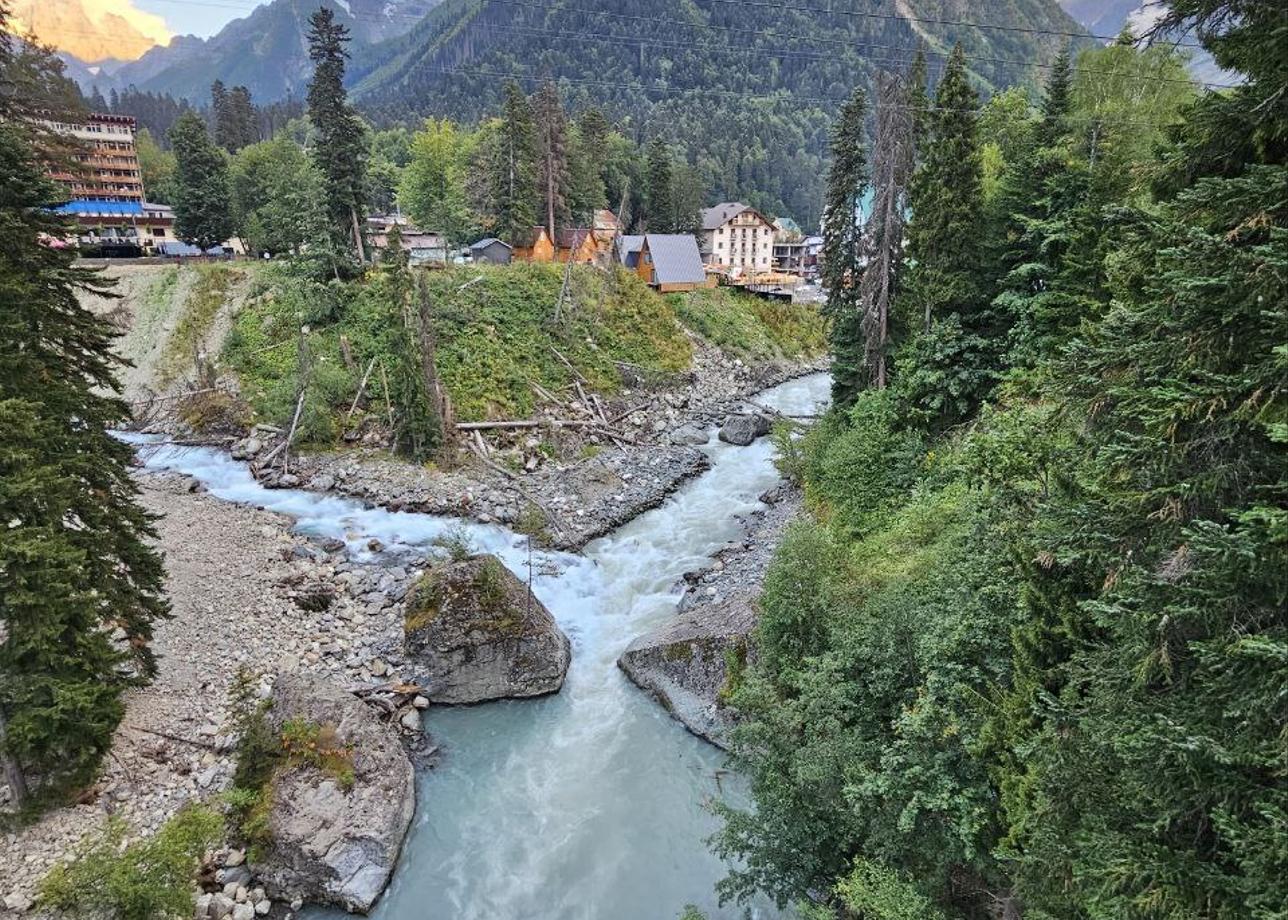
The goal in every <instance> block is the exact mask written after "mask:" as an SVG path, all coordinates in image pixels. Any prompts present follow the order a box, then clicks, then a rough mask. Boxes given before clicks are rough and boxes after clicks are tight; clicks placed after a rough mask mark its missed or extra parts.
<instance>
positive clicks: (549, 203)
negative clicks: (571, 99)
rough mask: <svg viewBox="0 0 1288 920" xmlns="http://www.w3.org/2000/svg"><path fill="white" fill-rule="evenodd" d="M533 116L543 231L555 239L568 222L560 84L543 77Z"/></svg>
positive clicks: (565, 129)
mask: <svg viewBox="0 0 1288 920" xmlns="http://www.w3.org/2000/svg"><path fill="white" fill-rule="evenodd" d="M532 114H533V120H534V122H535V124H536V129H537V163H538V167H537V179H538V182H539V183H540V189H541V200H542V205H543V212H544V215H543V216H544V218H545V225H546V233H547V234H549V235H550V239H552V240H553V239H555V232H556V231H557V230H558V229H559V228H560V227H561V226H567V224H568V219H569V210H568V189H569V184H570V178H569V169H568V117H567V115H565V114H564V109H563V103H562V102H561V101H560V100H559V87H557V86H555V84H554V81H553V80H546V81H545V82H544V83H542V84H541V88H540V89H539V90H537V94H536V98H535V99H534V100H533V104H532Z"/></svg>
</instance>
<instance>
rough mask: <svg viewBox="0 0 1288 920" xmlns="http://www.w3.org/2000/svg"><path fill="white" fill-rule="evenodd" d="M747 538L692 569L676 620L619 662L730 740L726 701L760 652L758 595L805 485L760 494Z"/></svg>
mask: <svg viewBox="0 0 1288 920" xmlns="http://www.w3.org/2000/svg"><path fill="white" fill-rule="evenodd" d="M761 500H762V501H763V502H765V505H764V506H763V507H762V508H760V509H758V510H757V511H755V512H754V513H753V514H752V516H751V517H750V518H748V519H747V520H746V521H745V532H744V536H743V538H742V540H740V541H738V542H735V543H731V544H730V545H729V546H727V547H725V549H724V550H722V551H721V552H720V553H718V554H717V555H716V557H715V559H713V560H712V562H711V565H709V566H708V567H706V568H704V569H702V570H699V571H694V572H689V573H687V574H686V575H685V576H684V578H685V581H686V582H687V588H686V590H685V592H684V595H683V597H682V598H681V601H680V605H679V611H678V614H677V616H676V618H675V619H674V620H672V621H671V622H669V623H666V624H664V625H663V626H661V627H660V628H658V629H656V630H653V631H652V632H649V633H645V634H644V635H642V636H640V637H639V638H637V639H635V641H633V642H632V643H631V644H630V646H629V647H627V649H626V651H625V652H623V653H622V655H621V657H620V658H619V659H618V662H617V663H618V666H619V667H621V669H622V671H623V672H624V673H625V674H626V675H627V676H628V677H629V678H630V679H631V680H632V681H633V682H634V683H635V684H636V685H637V686H639V687H640V688H641V689H644V690H647V691H648V692H649V693H650V694H652V695H653V696H654V697H655V698H656V699H657V700H658V702H659V703H661V704H662V705H663V706H664V707H666V709H667V711H668V712H670V713H671V715H673V716H674V717H675V718H676V719H678V720H679V721H680V722H682V723H683V724H684V725H685V727H686V728H688V729H689V730H690V731H692V732H693V733H694V734H695V735H698V736H699V737H701V738H705V739H706V740H708V741H710V742H711V743H713V744H715V745H717V746H719V747H726V746H727V745H728V733H729V731H730V729H732V728H733V725H734V723H735V721H736V718H737V716H736V713H735V712H733V711H732V710H731V709H730V708H729V707H728V705H727V702H728V696H729V694H730V692H731V691H732V690H733V689H734V686H735V684H736V682H737V680H738V677H739V674H740V672H741V670H742V669H743V668H744V667H745V666H746V664H747V662H748V661H749V660H751V659H753V658H754V656H755V647H754V644H753V642H752V640H751V634H752V632H753V631H754V630H755V628H756V622H757V620H758V618H759V610H758V608H757V597H758V596H759V594H760V586H761V584H763V582H764V578H765V572H766V570H767V569H768V567H769V563H770V562H771V560H772V559H773V555H774V552H775V551H776V550H777V548H778V544H779V542H780V541H781V539H782V536H783V533H784V532H785V531H786V529H787V527H788V526H789V525H790V524H791V522H792V521H793V520H795V518H796V516H797V515H798V514H799V513H800V509H801V494H800V490H799V489H797V488H795V487H793V486H790V485H788V484H787V483H783V484H781V485H779V486H777V487H775V488H774V489H771V490H770V491H769V492H766V493H765V494H764V495H762V496H761Z"/></svg>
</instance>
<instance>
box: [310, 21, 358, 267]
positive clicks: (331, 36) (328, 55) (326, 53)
mask: <svg viewBox="0 0 1288 920" xmlns="http://www.w3.org/2000/svg"><path fill="white" fill-rule="evenodd" d="M309 27H310V28H309V59H310V60H311V61H312V62H313V81H312V82H311V83H309V93H308V113H309V121H310V122H312V123H313V127H314V129H315V130H316V131H317V135H318V136H317V141H316V143H315V144H314V145H313V150H312V153H313V162H314V163H316V164H317V167H318V170H319V171H320V172H321V173H322V178H323V185H324V188H325V191H326V208H327V213H328V215H330V218H331V225H332V233H333V235H334V237H335V241H336V243H338V244H341V245H347V246H349V247H351V248H352V251H353V252H354V253H355V254H356V255H357V257H358V260H359V261H360V262H361V261H365V260H366V244H365V241H364V238H363V221H364V220H365V219H366V211H367V201H366V188H367V181H366V169H367V139H366V129H365V128H364V126H363V124H362V120H361V119H359V118H358V113H357V112H355V111H354V110H353V107H352V106H351V105H349V99H348V96H347V95H346V94H345V91H344V69H345V61H346V60H347V59H348V57H349V53H348V51H347V50H346V49H345V45H347V44H348V42H349V30H348V29H347V28H345V27H344V26H343V25H341V24H339V23H337V22H336V21H335V13H334V12H333V11H332V10H330V9H327V8H325V7H323V8H320V9H318V10H317V12H315V13H314V14H313V15H312V16H311V17H309Z"/></svg>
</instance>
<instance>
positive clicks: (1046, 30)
mask: <svg viewBox="0 0 1288 920" xmlns="http://www.w3.org/2000/svg"><path fill="white" fill-rule="evenodd" d="M845 7H846V8H847V9H848V10H849V12H839V11H838V12H826V11H825V6H824V4H821V3H818V2H808V0H784V2H769V0H635V2H632V3H629V4H623V3H621V2H620V0H444V2H443V3H442V4H441V5H440V6H438V7H437V8H436V9H435V10H434V11H433V12H431V13H430V14H429V15H428V16H427V17H426V18H425V19H424V21H422V22H421V23H420V24H419V25H417V26H416V27H415V28H414V29H412V30H411V31H410V32H408V33H407V34H406V35H404V36H401V37H399V38H397V39H393V40H390V41H386V42H383V43H380V44H378V45H376V46H373V47H371V48H368V49H365V50H361V51H359V52H358V53H355V55H354V59H353V66H352V69H351V72H352V76H353V78H354V80H355V84H354V87H353V95H354V98H355V99H356V100H357V103H358V105H359V107H360V108H361V109H362V110H363V111H364V112H366V113H368V114H369V115H370V116H371V117H373V118H375V119H376V120H377V121H399V120H405V119H407V118H412V117H419V116H423V115H429V114H435V115H449V116H453V117H456V118H461V119H465V120H473V119H476V118H478V117H480V116H482V115H486V114H491V113H494V112H495V111H496V110H497V102H498V98H499V94H500V90H501V88H502V86H503V84H504V82H505V80H506V79H507V78H508V77H509V76H510V75H514V76H516V77H517V78H518V79H519V81H520V82H521V84H523V85H524V86H525V88H527V89H532V88H534V86H535V84H536V81H537V80H539V79H542V78H544V77H547V76H548V77H552V78H554V79H555V80H557V81H559V82H560V84H561V90H562V92H563V94H564V99H565V103H566V104H567V105H568V106H569V107H570V108H571V109H572V110H573V111H574V112H575V111H578V110H580V109H583V108H585V107H587V106H589V105H591V104H594V105H597V106H599V107H602V108H604V109H605V110H606V113H607V114H608V115H609V116H610V117H611V118H613V119H614V120H615V121H617V122H619V123H625V124H627V125H628V126H629V129H630V130H631V131H632V132H634V133H635V134H636V136H637V137H640V138H644V137H648V136H652V135H655V134H656V135H661V136H662V137H663V138H664V139H666V140H668V141H670V142H671V143H673V144H674V145H676V146H677V147H678V148H680V149H681V150H683V151H684V152H685V154H686V155H687V158H688V160H689V162H690V163H691V164H692V165H694V166H695V167H696V168H697V169H698V172H699V176H700V177H701V179H702V181H703V182H704V183H706V185H707V188H708V192H709V193H710V195H711V196H712V200H715V201H720V200H734V199H743V200H747V201H748V203H750V204H754V205H757V206H758V207H761V208H762V209H764V210H767V211H769V212H770V213H773V214H775V215H787V216H791V217H793V218H795V219H796V220H798V221H799V222H800V223H801V225H802V226H807V227H813V226H815V225H816V223H817V220H818V215H819V208H820V203H821V200H822V194H821V189H822V184H823V180H824V172H825V169H826V165H825V159H826V156H825V155H826V149H827V142H828V134H829V132H830V130H831V126H832V118H833V116H834V114H835V112H836V110H837V109H838V108H839V106H840V103H841V101H842V100H843V99H844V98H845V97H846V96H848V94H849V93H850V92H851V90H852V89H853V88H854V86H856V85H862V86H866V87H868V88H871V86H872V85H873V82H874V77H875V75H876V72H877V71H878V70H879V69H882V68H885V69H897V70H906V69H907V68H908V66H909V64H910V62H911V58H912V56H913V53H914V52H915V49H916V47H917V45H918V43H924V44H925V45H926V46H927V47H928V49H929V51H930V52H931V68H932V72H933V71H934V70H936V69H937V68H938V67H939V66H942V63H943V61H944V58H945V55H946V52H947V51H948V50H950V49H951V47H952V44H953V42H955V41H960V42H961V43H962V44H963V46H964V47H965V49H966V51H967V54H968V55H969V56H970V66H971V69H972V71H973V75H974V78H975V82H976V85H977V86H978V88H979V89H980V90H981V91H982V92H983V93H984V94H986V95H987V94H988V93H989V92H991V91H993V90H995V89H998V88H1001V87H1006V86H1010V85H1013V84H1026V85H1030V86H1033V85H1036V84H1039V83H1040V82H1041V81H1042V79H1043V71H1041V70H1040V68H1039V67H1038V66H1037V65H1040V64H1042V63H1046V62H1049V61H1050V59H1051V58H1052V57H1053V56H1054V54H1055V52H1056V50H1057V49H1058V48H1059V47H1060V46H1062V45H1063V44H1064V43H1065V42H1067V41H1070V40H1078V39H1081V40H1086V39H1085V36H1086V33H1085V31H1084V30H1083V29H1082V28H1081V27H1080V26H1079V25H1078V24H1077V23H1076V22H1074V21H1073V20H1072V19H1070V18H1069V16H1068V15H1067V14H1066V13H1065V12H1064V11H1063V10H1062V9H1061V8H1060V6H1059V5H1058V4H1057V3H1056V0H1000V2H991V3H988V4H981V3H978V2H967V0H870V2H866V3H864V4H862V5H858V4H846V5H845ZM981 21H983V22H984V23H986V24H987V25H988V26H990V28H981V27H979V26H978V23H979V22H981Z"/></svg>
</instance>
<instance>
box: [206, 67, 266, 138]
mask: <svg viewBox="0 0 1288 920" xmlns="http://www.w3.org/2000/svg"><path fill="white" fill-rule="evenodd" d="M210 111H211V115H212V116H213V118H214V131H213V134H214V140H215V143H216V144H218V145H219V146H220V147H223V148H224V149H225V150H227V151H228V152H229V153H236V152H237V151H238V150H241V149H242V148H243V147H245V146H247V145H248V144H253V143H255V141H257V140H259V136H258V135H259V130H258V126H257V125H256V116H255V106H254V105H253V104H252V103H251V101H250V90H248V89H247V88H246V87H244V86H234V87H233V88H232V90H231V91H230V90H228V89H227V88H226V87H225V86H224V84H223V82H222V81H220V80H216V81H215V82H214V83H213V84H211V87H210Z"/></svg>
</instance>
